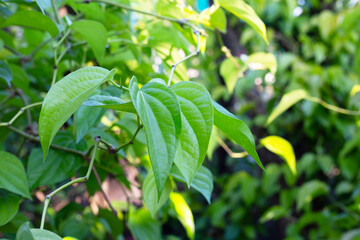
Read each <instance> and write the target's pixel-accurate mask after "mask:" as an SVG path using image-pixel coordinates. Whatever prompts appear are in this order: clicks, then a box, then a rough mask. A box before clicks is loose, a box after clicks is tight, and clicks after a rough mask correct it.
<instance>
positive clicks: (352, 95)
mask: <svg viewBox="0 0 360 240" xmlns="http://www.w3.org/2000/svg"><path fill="white" fill-rule="evenodd" d="M11 2H14V3H16V4H13V3H11ZM40 2H41V1H40ZM44 2H45V3H46V1H44ZM56 2H57V4H58V5H59V6H63V5H64V4H66V5H65V6H66V7H63V8H61V9H60V12H61V11H63V12H62V14H64V15H66V14H67V17H65V19H66V20H67V21H71V20H74V19H73V17H74V14H75V13H76V12H77V13H79V14H80V16H82V18H84V19H87V20H91V21H96V22H99V23H101V24H102V25H103V26H104V27H105V28H106V31H107V35H106V41H107V49H106V52H105V53H103V55H102V53H99V52H97V53H96V51H94V50H93V49H95V48H96V47H94V46H92V45H91V44H90V43H89V44H85V45H84V44H83V43H84V42H83V41H84V40H85V41H86V40H87V39H86V34H84V33H82V32H81V30H78V31H77V29H76V28H75V27H74V29H75V31H74V33H73V34H72V35H71V37H70V39H69V40H68V42H67V44H68V45H69V46H71V51H68V52H67V53H66V55H65V56H64V57H63V59H62V61H61V62H60V63H59V66H58V76H57V78H58V79H61V78H62V76H64V75H66V74H67V73H69V72H72V71H74V70H76V69H78V68H79V67H82V66H91V65H100V66H102V67H105V68H108V69H111V68H114V67H116V68H117V69H118V74H117V75H116V76H115V77H116V80H117V81H120V82H121V83H123V84H124V85H127V84H128V82H129V80H130V78H131V76H133V75H135V76H136V77H137V79H138V80H139V81H140V82H141V83H142V84H144V83H146V82H148V81H149V80H150V79H151V78H155V77H160V78H163V79H167V76H168V75H167V74H168V72H169V69H170V67H171V65H172V64H173V63H174V62H175V61H177V60H179V59H181V57H183V56H184V55H185V54H188V53H189V52H191V51H192V50H194V47H193V46H194V45H195V38H194V36H193V35H192V32H191V29H189V28H186V27H184V28H182V27H181V26H179V25H178V24H175V23H170V22H164V21H162V20H158V19H154V18H151V17H147V16H143V15H141V14H137V13H134V12H130V11H124V10H121V9H119V8H117V7H115V6H110V5H109V6H106V7H105V5H99V4H97V3H78V2H77V1H76V2H74V1H56ZM114 2H119V3H123V4H127V5H130V1H126V0H125V1H114ZM247 3H248V4H249V5H250V6H251V7H252V8H253V9H254V10H255V12H256V13H257V14H258V16H259V17H260V18H261V19H262V20H263V22H264V23H265V25H266V28H267V39H268V41H269V44H267V43H266V42H265V41H264V39H263V38H262V37H261V36H260V35H259V34H258V33H257V32H256V31H254V29H253V28H251V26H249V25H247V24H246V23H244V22H243V21H239V18H237V17H236V16H234V15H232V14H229V13H227V14H226V16H224V15H223V13H218V14H217V15H215V17H214V16H213V18H212V19H210V20H209V19H208V17H209V15H207V14H206V11H209V10H206V9H205V8H207V7H208V6H211V5H212V2H210V3H208V2H207V1H200V0H199V1H195V0H190V1H186V4H187V6H190V7H186V8H183V7H179V6H183V1H180V0H179V1H178V3H176V1H165V0H164V1H162V0H159V1H157V2H155V1H141V0H136V1H131V5H132V6H133V7H134V8H138V9H146V10H147V11H153V12H156V13H157V14H160V15H163V16H169V17H174V18H178V19H181V18H190V19H193V20H194V22H196V23H200V24H203V26H206V25H207V24H208V22H209V21H210V22H211V24H210V25H208V27H210V28H211V26H217V30H215V31H208V29H207V28H205V30H206V35H205V36H203V37H202V53H201V54H200V56H199V57H197V58H194V59H191V60H189V61H188V62H186V64H183V65H179V67H178V68H177V70H176V72H175V79H178V80H192V81H197V82H199V83H201V84H203V85H204V86H206V88H207V89H208V90H209V92H210V93H211V95H212V97H213V99H214V100H216V101H218V102H220V103H221V104H222V105H223V106H226V107H227V109H228V110H229V111H231V112H232V113H234V114H236V115H237V116H239V117H240V118H241V119H242V120H244V121H245V122H246V123H247V124H248V126H250V128H251V130H252V132H253V134H254V136H255V140H256V142H257V143H258V153H259V156H260V159H261V160H262V162H263V164H264V165H265V167H266V173H264V172H263V171H262V170H261V169H260V168H259V167H257V165H256V164H255V162H254V160H253V159H252V158H251V157H248V156H246V155H245V154H243V153H242V149H241V148H240V147H239V146H237V145H236V144H234V143H232V142H231V141H228V140H227V139H226V138H225V137H224V136H222V134H221V133H220V132H219V131H217V130H216V129H214V133H213V136H212V141H211V145H210V147H209V152H208V160H206V161H205V162H204V164H205V166H207V167H208V168H209V169H210V170H211V172H212V174H213V178H214V191H213V193H212V197H211V204H210V205H209V204H208V203H207V201H206V199H205V198H203V197H202V196H201V195H200V194H199V193H197V192H196V191H193V190H187V187H186V186H185V185H183V184H177V188H178V190H179V191H180V192H181V193H182V194H181V195H180V194H178V193H172V195H171V196H170V200H169V201H168V202H167V203H166V204H165V206H164V207H163V208H162V209H161V211H160V213H159V216H158V218H157V220H155V219H153V218H152V217H151V215H150V212H149V211H148V210H147V209H146V207H141V206H142V200H141V191H140V187H139V186H140V185H139V182H142V181H143V180H144V178H145V174H146V171H145V168H144V166H147V165H148V164H149V159H148V155H147V152H146V146H145V143H146V139H145V136H144V132H140V134H139V135H138V136H137V138H136V140H135V143H134V144H133V145H130V146H128V147H127V148H126V149H125V151H124V152H122V153H121V154H122V155H116V156H115V157H114V156H109V155H108V154H104V153H102V155H101V157H100V159H101V160H99V161H98V162H97V163H96V164H95V166H96V167H97V170H98V172H99V175H100V179H101V180H102V181H104V186H103V187H104V191H105V192H107V193H108V195H109V198H110V199H111V201H112V203H113V204H114V207H115V208H116V209H119V210H122V211H120V212H119V216H117V217H114V216H113V215H112V213H111V212H110V211H109V210H108V209H106V203H105V202H104V199H103V198H102V196H101V194H99V192H98V191H99V187H98V185H97V183H96V180H95V179H94V178H91V179H90V181H89V182H88V183H87V184H86V185H78V186H76V187H75V188H71V189H69V190H67V191H64V192H61V193H60V194H59V196H57V197H56V198H54V199H53V205H52V207H51V208H50V209H49V220H48V223H47V226H46V228H47V229H49V230H51V231H54V232H56V233H58V234H59V235H61V236H72V237H74V238H77V239H131V237H130V231H131V232H132V233H133V234H135V235H136V236H137V237H138V238H139V239H146V238H149V239H160V238H163V239H184V238H186V237H187V236H190V237H191V236H192V227H193V226H192V225H191V223H190V224H189V223H187V222H186V218H185V219H184V216H182V215H181V214H184V212H185V213H186V212H187V211H190V210H189V209H188V206H187V205H189V207H190V209H191V211H192V214H193V216H194V223H195V239H229V240H230V239H264V240H265V239H288V240H290V239H294V240H295V239H296V240H297V239H344V240H347V239H360V228H359V226H360V182H359V180H360V175H359V170H360V161H359V158H360V149H359V146H360V145H359V142H360V130H359V127H360V118H359V117H357V116H353V115H347V114H340V113H338V112H335V111H331V110H329V109H326V108H324V107H323V106H321V105H320V104H318V103H315V102H312V101H308V100H306V99H303V100H301V99H298V100H299V101H294V102H293V103H294V105H293V106H291V107H290V106H289V107H290V108H289V109H288V110H287V111H286V112H285V113H283V114H281V115H280V116H278V117H277V118H276V119H274V120H273V121H271V123H269V124H266V121H267V119H268V117H269V115H270V113H271V112H272V111H273V110H274V109H275V108H276V106H278V103H279V102H280V100H281V98H282V97H283V96H284V95H285V94H286V93H289V92H292V91H293V90H298V89H302V90H305V91H306V92H307V93H308V94H309V95H310V96H312V97H316V98H318V99H321V100H323V101H325V102H326V103H329V104H331V105H334V106H338V107H342V108H345V109H348V110H353V111H357V110H358V109H359V108H360V103H359V100H360V94H357V92H358V90H359V87H358V84H360V47H359V46H360V4H359V2H358V1H357V0H335V1H332V0H321V1H320V0H276V1H270V0H254V1H247ZM44 6H45V10H46V12H48V13H49V15H52V9H51V7H46V5H44ZM191 6H192V7H191ZM29 8H35V9H36V8H37V5H36V3H35V2H31V1H29V2H27V1H8V6H4V5H1V7H0V14H1V15H0V22H1V21H3V20H4V19H6V18H8V16H10V15H11V14H12V13H13V12H15V11H18V10H25V9H29ZM194 9H195V10H194ZM204 9H205V10H204ZM200 12H201V13H200ZM199 13H200V14H199ZM202 14H203V15H202ZM90 34H92V33H90ZM48 37H49V34H48V33H46V32H40V31H37V30H33V29H27V28H25V29H23V30H21V29H19V28H10V30H7V31H3V30H1V31H0V38H1V41H0V59H6V62H7V65H8V66H9V67H10V69H11V71H12V73H13V79H12V84H13V85H14V86H15V88H14V89H18V90H16V91H18V93H16V92H12V91H8V90H5V88H6V82H1V83H0V84H1V86H0V87H1V89H2V90H1V91H0V101H1V105H0V108H1V113H0V116H1V119H2V121H8V120H10V119H11V117H12V116H14V114H16V112H17V111H18V109H19V108H20V107H22V106H23V102H22V99H21V96H23V95H26V98H25V101H28V102H38V101H41V99H42V98H43V97H44V94H45V93H46V91H47V89H48V88H49V87H50V83H51V82H50V80H49V79H50V78H51V77H50V76H52V73H53V52H52V48H51V45H50V43H45V46H44V47H43V48H41V49H40V50H39V51H38V52H37V53H36V55H35V56H32V57H33V58H31V61H30V60H29V59H27V58H26V56H28V54H31V53H32V51H33V50H34V49H35V48H36V47H37V46H38V44H39V43H40V42H43V41H45V40H46V39H48ZM102 37H104V36H98V38H99V39H100V38H102ZM99 41H100V40H99ZM3 46H8V47H11V48H14V49H17V51H18V53H19V54H18V55H16V54H15V55H14V53H13V52H11V51H9V49H7V48H4V47H3ZM65 48H66V46H64V47H63V49H65ZM100 55H102V56H101V57H99V56H100ZM94 57H95V58H96V60H95V58H94ZM3 89H4V90H3ZM99 91H102V92H103V93H104V94H111V95H120V94H122V92H121V90H119V89H117V88H115V87H111V86H105V87H104V88H103V89H100V90H99ZM14 96H16V97H14ZM295 98H296V96H295ZM289 101H290V102H291V100H289ZM290 105H292V104H290ZM79 111H83V112H85V113H81V116H90V115H91V116H92V119H94V120H93V123H91V124H90V125H92V126H94V127H92V128H90V129H87V128H85V129H83V130H81V129H80V128H81V127H78V126H81V121H84V120H82V119H81V118H79V119H77V116H76V114H79V116H80V113H79ZM79 111H78V112H77V113H76V114H75V117H74V118H73V119H70V120H69V121H68V123H67V125H66V126H64V127H63V129H62V130H63V131H62V132H61V133H60V134H58V135H57V137H56V139H55V143H57V144H59V145H61V146H64V147H70V146H71V147H73V148H76V149H78V150H84V149H86V147H89V146H91V144H92V142H93V140H92V138H93V137H94V136H96V135H101V136H102V137H103V138H104V139H105V140H106V141H108V142H110V143H112V144H113V145H115V146H118V145H119V143H122V142H126V141H127V140H129V139H130V138H131V136H132V135H131V134H132V133H133V132H134V131H135V130H136V127H137V125H136V118H134V117H133V116H132V115H130V114H124V113H121V114H120V113H114V112H111V111H107V112H105V111H103V110H101V109H98V110H97V111H94V110H89V109H87V108H86V107H82V109H81V110H80V109H79ZM86 114H87V115H86ZM38 115H39V111H38V109H37V110H36V109H32V110H31V116H32V117H33V119H38ZM34 122H35V121H34ZM34 122H30V124H29V123H27V122H26V119H25V118H21V119H19V120H18V121H17V122H16V126H18V127H24V126H27V128H28V130H30V131H34V132H36V129H37V126H36V124H35V123H34ZM79 129H80V130H79ZM74 135H75V136H74ZM274 135H276V136H279V137H281V139H279V138H276V136H274ZM269 136H271V137H272V139H269ZM83 137H84V138H83ZM74 139H77V141H75V140H74ZM284 139H286V140H287V141H286V140H284ZM0 140H1V142H2V143H4V144H3V145H0V150H7V151H10V152H13V153H16V154H17V155H18V156H20V157H21V159H22V160H23V163H24V165H25V168H26V169H27V177H28V181H29V187H30V189H31V190H32V193H33V196H34V197H33V200H24V201H22V202H21V205H20V210H19V211H18V213H17V214H16V216H15V217H14V218H13V219H12V220H11V221H10V222H9V223H7V224H6V225H4V226H2V227H0V232H3V236H4V237H7V238H9V239H14V236H15V233H16V231H17V229H18V228H19V227H20V225H21V224H22V223H23V222H26V221H31V222H32V223H33V224H34V225H36V226H37V225H38V224H39V220H40V215H41V210H42V204H41V202H42V201H43V200H44V196H45V195H44V193H43V192H44V191H46V190H47V188H46V187H44V185H46V186H50V187H51V186H54V185H59V184H61V183H64V182H66V180H68V179H69V178H70V177H71V176H74V175H75V173H76V172H78V173H84V172H85V171H86V168H87V163H86V162H85V161H81V158H80V157H77V156H73V155H71V154H64V153H63V152H61V151H58V150H51V151H50V153H49V154H50V155H52V157H51V158H49V160H50V161H47V162H46V163H45V164H44V165H41V164H40V162H39V161H40V160H41V159H42V158H41V149H40V148H39V145H38V144H37V143H32V142H28V141H26V139H22V138H19V137H18V135H16V134H15V133H14V132H12V131H10V130H9V129H7V128H0ZM278 141H280V143H279V142H278ZM283 141H285V142H286V143H284V142H283ZM289 143H290V144H291V145H290V144H289ZM278 144H280V145H281V146H287V147H285V149H279V147H277V146H278ZM291 146H292V147H291ZM273 152H274V153H276V154H274V153H273ZM125 159H126V160H125ZM295 159H296V160H295ZM284 160H285V161H284ZM294 160H295V161H296V163H294ZM119 161H120V164H117V163H118V162H119ZM54 166H56V168H55V167H54ZM79 175H80V174H79ZM1 191H2V190H1ZM1 191H0V195H1V196H5V194H4V193H3V192H1ZM6 196H7V198H9V195H6ZM89 196H90V199H89ZM0 200H1V201H3V202H6V201H10V200H9V199H5V197H3V198H2V199H0ZM11 201H14V202H16V201H17V204H19V201H20V200H18V199H17V196H15V195H14V196H12V200H11ZM179 203H180V205H181V203H183V205H181V206H180V210H179V205H177V204H179ZM74 226H76V228H74ZM0 236H1V234H0ZM66 239H71V238H66Z"/></svg>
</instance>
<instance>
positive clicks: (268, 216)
mask: <svg viewBox="0 0 360 240" xmlns="http://www.w3.org/2000/svg"><path fill="white" fill-rule="evenodd" d="M286 214H287V210H286V209H285V208H284V207H283V206H272V207H271V208H269V209H268V210H267V211H266V212H265V213H264V214H263V215H262V216H261V218H260V223H265V222H267V221H270V220H276V219H279V218H281V217H284V216H285V215H286Z"/></svg>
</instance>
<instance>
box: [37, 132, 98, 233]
mask: <svg viewBox="0 0 360 240" xmlns="http://www.w3.org/2000/svg"><path fill="white" fill-rule="evenodd" d="M100 140H101V138H100V137H99V136H97V137H95V147H94V150H93V154H92V156H91V160H90V164H89V168H88V170H87V173H86V175H85V176H84V177H80V178H76V179H74V180H72V181H70V182H68V183H66V184H64V185H62V186H61V187H59V188H57V189H55V190H54V191H52V192H51V193H50V194H48V195H46V197H45V202H44V209H43V213H42V216H41V223H40V229H44V224H45V218H46V212H47V208H48V206H49V203H50V200H51V197H52V196H54V195H55V194H56V193H58V192H60V191H61V190H63V189H64V188H67V187H68V186H71V185H73V184H75V183H83V182H87V181H88V180H89V177H90V174H91V170H92V169H93V165H94V160H95V156H96V152H97V149H98V147H99V143H100Z"/></svg>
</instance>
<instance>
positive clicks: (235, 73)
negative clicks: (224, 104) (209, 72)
mask: <svg viewBox="0 0 360 240" xmlns="http://www.w3.org/2000/svg"><path fill="white" fill-rule="evenodd" d="M233 61H235V62H236V63H237V65H236V64H235V63H234V62H233ZM242 65H243V64H242V63H241V61H240V59H238V58H232V59H230V58H226V59H225V60H224V61H223V62H222V63H221V65H220V75H221V76H222V77H223V78H224V82H225V85H226V88H227V89H228V91H229V93H230V94H231V93H233V91H234V88H235V86H236V82H237V80H238V79H239V78H241V77H243V76H244V73H243V71H242V68H240V67H241V66H242Z"/></svg>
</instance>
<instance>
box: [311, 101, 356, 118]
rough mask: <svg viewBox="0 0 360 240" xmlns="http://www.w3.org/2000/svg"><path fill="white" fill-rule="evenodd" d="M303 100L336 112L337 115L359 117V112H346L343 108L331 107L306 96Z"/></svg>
mask: <svg viewBox="0 0 360 240" xmlns="http://www.w3.org/2000/svg"><path fill="white" fill-rule="evenodd" d="M305 99H306V100H308V101H311V102H316V103H319V104H320V105H322V106H323V107H324V108H327V109H329V110H332V111H334V112H338V113H341V114H345V115H353V116H360V111H351V110H348V109H345V108H340V107H337V106H334V105H331V104H329V103H327V102H325V101H323V100H322V99H320V98H316V97H311V96H306V97H305Z"/></svg>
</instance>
